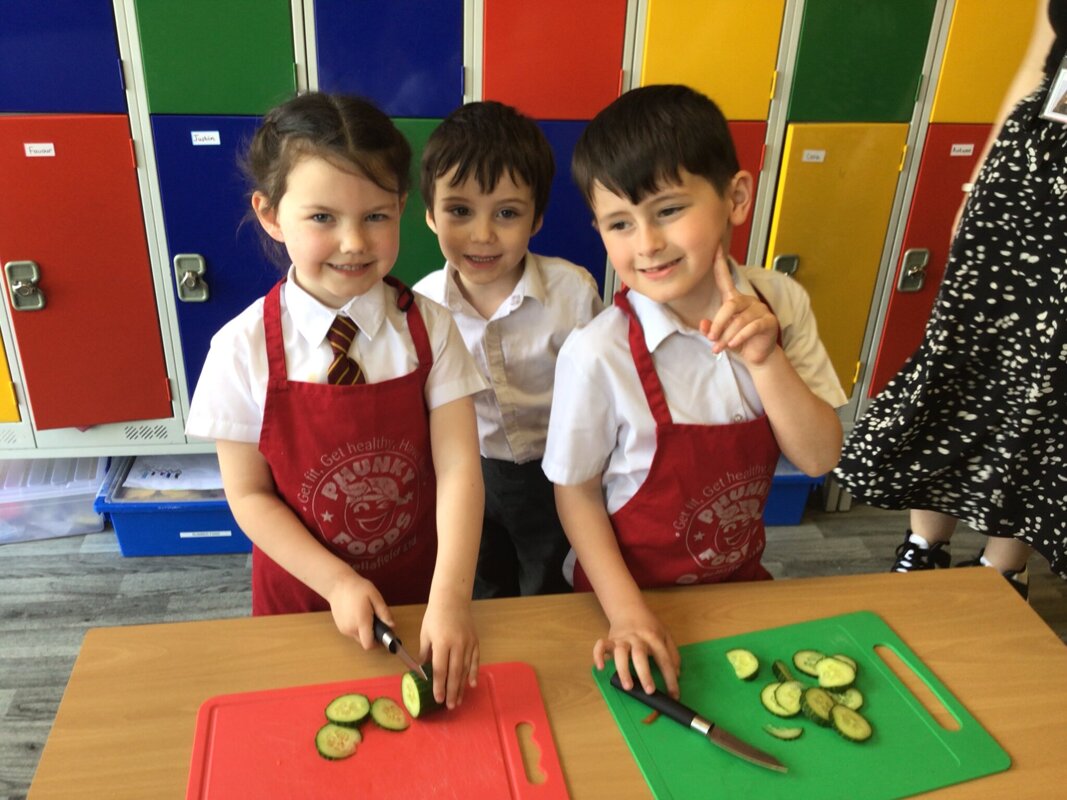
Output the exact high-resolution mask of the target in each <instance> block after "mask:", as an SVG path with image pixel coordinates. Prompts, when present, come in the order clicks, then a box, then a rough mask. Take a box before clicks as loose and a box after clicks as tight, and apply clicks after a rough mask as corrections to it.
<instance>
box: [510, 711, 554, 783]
mask: <svg viewBox="0 0 1067 800" xmlns="http://www.w3.org/2000/svg"><path fill="white" fill-rule="evenodd" d="M515 734H516V738H518V740H519V752H521V753H522V767H523V770H525V772H526V780H527V781H528V782H529V783H535V784H536V783H544V782H545V779H546V778H547V777H548V776H547V775H546V774H545V771H544V770H543V769H541V746H540V745H539V744H537V740H536V739H534V726H533V725H531V724H530V723H529V722H520V723H519V724H518V725H516V726H515Z"/></svg>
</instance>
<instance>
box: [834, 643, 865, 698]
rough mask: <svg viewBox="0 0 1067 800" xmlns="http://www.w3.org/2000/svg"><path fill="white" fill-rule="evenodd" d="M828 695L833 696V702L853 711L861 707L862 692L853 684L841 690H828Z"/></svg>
mask: <svg viewBox="0 0 1067 800" xmlns="http://www.w3.org/2000/svg"><path fill="white" fill-rule="evenodd" d="M835 658H836V656H835ZM830 697H832V698H834V702H836V703H839V704H840V705H843V706H844V707H845V708H851V709H852V710H853V711H859V710H860V709H861V708H862V707H863V693H862V692H861V691H860V690H859V689H857V688H856V687H855V686H850V687H848V688H847V689H846V690H845V691H843V692H830Z"/></svg>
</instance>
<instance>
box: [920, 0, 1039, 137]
mask: <svg viewBox="0 0 1067 800" xmlns="http://www.w3.org/2000/svg"><path fill="white" fill-rule="evenodd" d="M1038 2H1040V3H1042V5H1044V4H1045V0H1013V2H1012V3H1011V4H1010V5H1005V3H1004V0H956V4H955V6H954V7H953V9H952V22H951V24H950V26H949V31H948V40H947V42H946V43H945V53H944V56H943V57H942V59H941V69H940V72H939V74H938V79H937V88H936V90H935V92H934V102H933V107H932V109H931V111H930V121H931V122H974V123H982V122H992V121H993V120H995V119H996V116H997V110H998V109H999V107H1000V102H1001V100H1002V99H1003V98H1004V94H1005V92H1007V90H1008V84H1009V83H1011V80H1012V78H1013V76H1014V74H1015V69H1016V67H1017V66H1018V64H1019V63H1020V62H1021V61H1022V58H1023V53H1025V52H1026V47H1027V45H1028V44H1029V40H1030V30H1031V28H1032V27H1033V22H1034V14H1035V11H1036V5H1037V3H1038Z"/></svg>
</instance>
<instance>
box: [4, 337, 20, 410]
mask: <svg viewBox="0 0 1067 800" xmlns="http://www.w3.org/2000/svg"><path fill="white" fill-rule="evenodd" d="M21 421H22V417H20V416H19V404H18V401H17V400H15V385H14V384H13V383H12V382H11V369H10V368H9V367H8V365H7V353H5V352H4V341H3V339H0V422H21Z"/></svg>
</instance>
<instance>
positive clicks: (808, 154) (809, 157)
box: [800, 150, 826, 164]
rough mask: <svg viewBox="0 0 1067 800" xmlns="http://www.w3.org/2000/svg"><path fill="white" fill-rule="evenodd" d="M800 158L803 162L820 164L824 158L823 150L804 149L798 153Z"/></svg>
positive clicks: (824, 152)
mask: <svg viewBox="0 0 1067 800" xmlns="http://www.w3.org/2000/svg"><path fill="white" fill-rule="evenodd" d="M800 160H801V161H803V162H804V163H805V164H821V163H822V162H824V161H825V160H826V151H825V150H805V151H804V152H803V153H801V155H800Z"/></svg>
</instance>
